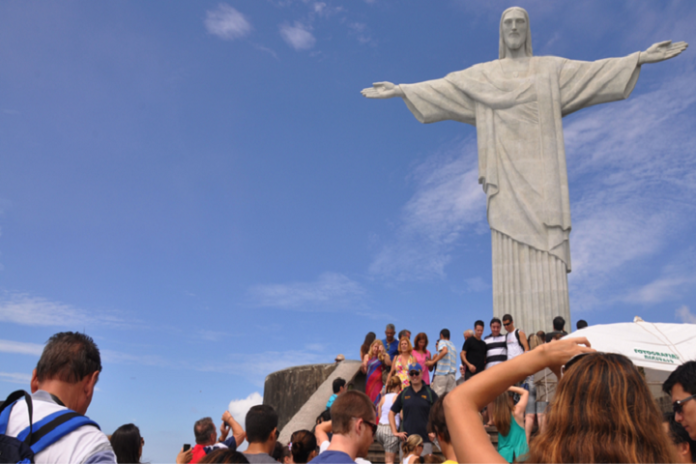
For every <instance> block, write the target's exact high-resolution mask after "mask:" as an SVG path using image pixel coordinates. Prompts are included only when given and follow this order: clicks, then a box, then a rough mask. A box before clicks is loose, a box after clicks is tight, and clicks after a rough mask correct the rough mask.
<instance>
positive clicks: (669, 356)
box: [563, 317, 696, 397]
mask: <svg viewBox="0 0 696 464" xmlns="http://www.w3.org/2000/svg"><path fill="white" fill-rule="evenodd" d="M576 337H586V338H587V339H588V340H589V342H590V344H591V345H592V348H594V349H596V350H597V351H602V352H605V353H618V354H622V355H624V356H626V357H627V358H629V359H630V360H631V361H632V362H633V364H635V365H636V366H640V367H643V368H644V369H645V379H646V381H647V382H648V385H650V390H651V391H652V392H653V395H655V396H656V397H658V396H660V394H661V393H660V389H661V387H662V383H663V382H664V381H665V380H667V377H668V376H669V374H670V373H671V372H672V371H674V370H675V369H676V368H677V367H678V366H679V365H680V364H683V363H685V362H687V361H693V360H696V324H666V323H652V322H645V321H643V320H642V319H641V318H640V317H636V318H635V320H634V321H633V322H625V323H618V324H602V325H593V326H590V327H586V328H584V329H581V330H578V331H575V332H573V333H572V334H569V335H566V336H565V337H563V338H564V339H565V338H576Z"/></svg>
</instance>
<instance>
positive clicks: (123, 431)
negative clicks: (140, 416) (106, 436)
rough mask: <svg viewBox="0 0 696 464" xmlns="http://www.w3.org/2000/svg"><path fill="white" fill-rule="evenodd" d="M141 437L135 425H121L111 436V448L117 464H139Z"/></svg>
mask: <svg viewBox="0 0 696 464" xmlns="http://www.w3.org/2000/svg"><path fill="white" fill-rule="evenodd" d="M141 444H142V437H141V436H140V429H138V427H136V426H135V424H126V425H122V426H120V427H119V428H117V429H116V431H115V432H114V433H113V434H112V435H111V447H112V448H113V449H114V454H115V455H116V462H118V464H126V463H133V462H140V445H141Z"/></svg>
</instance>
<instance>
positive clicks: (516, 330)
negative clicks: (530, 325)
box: [515, 329, 524, 350]
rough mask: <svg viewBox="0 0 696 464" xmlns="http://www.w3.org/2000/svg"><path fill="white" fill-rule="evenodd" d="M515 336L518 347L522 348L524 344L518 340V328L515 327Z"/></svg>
mask: <svg viewBox="0 0 696 464" xmlns="http://www.w3.org/2000/svg"><path fill="white" fill-rule="evenodd" d="M515 338H517V343H518V344H519V345H520V348H522V350H524V345H523V344H522V342H521V341H520V329H515Z"/></svg>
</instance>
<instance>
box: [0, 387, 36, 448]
mask: <svg viewBox="0 0 696 464" xmlns="http://www.w3.org/2000/svg"><path fill="white" fill-rule="evenodd" d="M22 398H24V399H25V400H26V402H27V412H28V413H29V427H27V428H26V431H27V438H28V439H29V440H31V436H32V432H33V431H34V427H33V416H34V404H33V402H32V401H31V395H30V394H29V393H27V392H25V391H24V390H17V391H15V392H12V393H10V396H8V397H7V399H6V400H5V402H4V403H3V404H2V407H0V435H5V434H6V433H7V425H8V423H9V422H10V414H11V413H12V408H14V405H15V404H17V401H19V400H20V399H22ZM20 441H21V440H20ZM27 443H28V442H27Z"/></svg>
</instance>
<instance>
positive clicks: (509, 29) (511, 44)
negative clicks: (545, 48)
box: [498, 6, 532, 60]
mask: <svg viewBox="0 0 696 464" xmlns="http://www.w3.org/2000/svg"><path fill="white" fill-rule="evenodd" d="M522 47H524V53H525V55H526V56H532V32H531V30H530V28H529V14H528V13H527V10H525V9H524V8H520V7H519V6H513V7H512V8H508V9H507V10H505V11H503V14H502V16H501V17H500V48H499V53H498V57H499V58H500V59H501V60H502V59H503V58H505V56H506V52H507V50H508V49H510V50H518V49H520V48H522Z"/></svg>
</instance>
